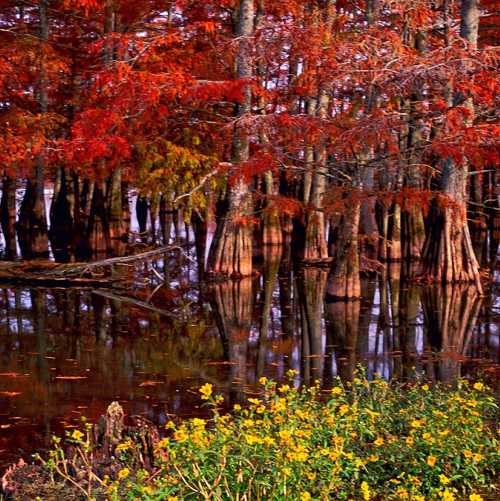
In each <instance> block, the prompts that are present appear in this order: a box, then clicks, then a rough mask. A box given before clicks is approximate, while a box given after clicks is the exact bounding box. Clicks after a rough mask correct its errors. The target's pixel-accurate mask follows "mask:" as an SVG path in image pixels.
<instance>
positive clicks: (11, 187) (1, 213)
mask: <svg viewBox="0 0 500 501" xmlns="http://www.w3.org/2000/svg"><path fill="white" fill-rule="evenodd" d="M0 223H1V226H2V231H3V235H4V239H5V250H6V257H7V259H10V260H13V259H14V258H15V257H16V254H17V249H16V181H15V180H14V179H13V178H12V177H10V176H7V175H6V176H4V178H3V183H2V201H1V202H0Z"/></svg>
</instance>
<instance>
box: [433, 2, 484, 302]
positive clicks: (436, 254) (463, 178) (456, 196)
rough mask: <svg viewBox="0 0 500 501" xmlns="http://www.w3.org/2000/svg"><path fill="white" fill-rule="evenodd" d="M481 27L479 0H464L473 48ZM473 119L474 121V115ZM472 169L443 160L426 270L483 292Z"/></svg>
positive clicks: (463, 28) (464, 28) (468, 102)
mask: <svg viewBox="0 0 500 501" xmlns="http://www.w3.org/2000/svg"><path fill="white" fill-rule="evenodd" d="M478 27H479V10H478V1H477V0H462V6H461V24H460V34H461V36H462V37H463V38H464V39H465V40H466V41H467V42H468V43H469V46H470V48H471V50H474V49H476V48H477V31H478ZM464 98H465V106H467V107H468V109H469V111H470V116H471V117H473V113H474V104H473V101H472V97H470V96H462V95H458V94H456V95H455V98H454V101H463V100H464ZM469 120H470V124H472V121H473V118H469ZM468 173H469V166H468V162H467V160H464V161H463V162H462V163H461V164H459V165H457V164H456V162H455V161H454V160H453V159H452V158H447V159H446V160H445V161H444V162H443V168H442V173H441V192H442V193H443V194H444V195H445V196H446V203H445V206H444V207H443V206H440V204H438V203H435V204H434V207H433V208H432V210H433V214H432V221H433V224H432V229H431V231H430V232H429V235H428V236H427V240H426V243H425V248H424V257H423V271H424V273H425V274H427V275H429V276H431V277H434V278H436V279H437V280H439V281H441V282H443V283H453V282H474V283H475V284H476V286H477V288H478V290H479V292H480V293H482V285H481V279H480V274H479V265H478V262H477V258H476V255H475V253H474V249H473V247H472V241H471V236H470V232H469V226H468V224H467V210H466V204H467V177H468ZM441 205H442V204H441Z"/></svg>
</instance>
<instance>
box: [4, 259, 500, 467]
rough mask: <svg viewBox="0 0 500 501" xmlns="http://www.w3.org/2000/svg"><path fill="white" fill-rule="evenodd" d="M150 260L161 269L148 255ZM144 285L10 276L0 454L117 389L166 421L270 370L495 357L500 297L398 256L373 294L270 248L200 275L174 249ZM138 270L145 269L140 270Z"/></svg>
mask: <svg viewBox="0 0 500 501" xmlns="http://www.w3.org/2000/svg"><path fill="white" fill-rule="evenodd" d="M150 266H154V267H155V270H156V274H155V275H154V276H155V277H158V276H159V277H160V279H161V280H160V279H158V278H156V279H155V280H156V281H152V280H150V279H146V278H147V277H149V276H151V273H150V272H149V271H148V267H150ZM136 273H137V274H138V276H142V277H143V280H142V282H141V281H140V280H135V283H136V286H135V289H134V290H127V291H91V290H84V289H53V290H47V289H41V288H31V289H29V288H15V287H10V288H7V287H4V288H0V363H1V374H0V427H1V428H0V431H1V433H0V462H2V463H4V464H5V462H7V461H10V460H13V459H15V458H16V457H17V456H19V454H20V453H24V454H26V453H29V452H31V451H33V449H34V448H37V447H41V446H46V445H47V444H48V443H49V441H50V437H51V435H52V434H53V433H55V432H57V433H60V432H61V430H62V429H63V428H64V427H65V426H70V425H71V424H74V423H75V422H77V421H78V419H79V417H80V416H81V415H85V416H87V417H89V418H90V419H96V418H97V417H98V415H99V414H101V413H102V412H103V411H104V409H105V407H106V406H107V404H108V403H109V402H110V401H111V400H119V401H120V402H121V403H122V404H123V405H124V406H125V408H126V410H127V412H128V413H129V414H142V415H144V416H145V417H147V418H149V419H151V420H152V421H154V422H156V423H159V424H162V423H164V422H165V421H166V420H167V419H168V416H169V414H180V415H183V416H186V415H193V414H199V413H200V412H201V413H203V412H204V410H203V409H200V408H199V407H198V406H199V399H198V396H197V392H196V388H197V387H198V386H199V385H200V384H202V383H203V382H206V381H210V382H211V383H213V384H214V385H216V386H217V388H218V390H219V391H221V392H223V393H224V394H225V395H226V397H227V400H228V401H230V402H235V401H238V400H240V399H241V398H242V395H243V393H244V392H245V391H247V390H249V389H251V387H252V386H253V385H254V384H255V382H256V380H257V379H258V378H259V377H261V376H262V375H266V376H270V377H273V378H278V379H279V378H282V377H283V376H284V374H285V372H286V371H287V370H288V369H290V368H292V369H295V370H296V371H297V372H298V376H297V383H299V382H305V383H311V382H313V381H314V380H317V379H319V380H321V381H323V382H324V383H328V382H329V381H331V379H332V378H333V377H335V376H337V375H340V376H341V377H342V378H344V379H350V378H352V377H353V372H354V370H355V368H356V366H357V364H358V363H360V362H361V363H363V364H364V365H365V366H366V368H367V371H368V373H369V374H370V375H372V374H374V373H375V372H377V373H380V374H383V375H384V376H385V377H397V378H402V379H411V378H414V377H416V376H417V375H418V374H426V375H427V376H428V377H429V378H431V379H434V380H444V381H448V382H453V381H454V380H455V379H456V377H457V376H459V375H467V374H469V373H470V372H471V371H473V370H476V368H477V367H478V366H481V367H483V368H487V369H490V368H495V367H498V365H497V364H498V361H499V360H498V359H499V354H500V349H499V335H500V333H499V327H498V326H499V323H500V322H499V316H500V309H499V306H500V304H499V297H498V290H497V289H495V288H494V287H495V286H494V287H493V289H492V291H491V295H490V296H487V297H484V298H481V297H479V296H478V295H477V293H476V291H475V289H474V288H473V287H470V286H466V285H456V286H447V287H419V286H417V285H415V284H411V283H408V282H407V281H405V280H404V277H403V278H401V276H402V275H401V273H402V272H401V269H400V268H398V267H391V268H389V269H386V270H385V271H384V272H383V273H382V274H381V275H380V276H378V277H377V278H374V279H369V280H368V279H365V280H363V282H362V288H363V300H362V301H351V302H329V301H325V288H326V284H327V280H328V272H327V271H326V270H322V269H315V268H303V269H296V268H294V266H293V264H292V262H291V260H290V256H289V254H288V253H287V252H286V251H285V254H284V255H281V253H279V254H276V252H275V251H273V250H267V251H266V252H265V253H264V255H263V263H262V267H261V273H260V275H259V276H258V277H255V278H252V279H245V280H241V281H235V282H232V281H226V282H222V283H216V284H209V285H207V284H205V285H202V286H196V287H193V286H192V285H190V284H193V283H194V281H195V280H196V277H197V274H198V270H197V269H196V263H193V262H191V261H190V260H189V259H185V260H184V261H182V260H179V259H178V256H177V257H175V256H170V257H168V258H166V259H165V260H163V261H158V262H156V263H150V264H148V265H143V267H141V269H139V270H136ZM136 278H137V277H136Z"/></svg>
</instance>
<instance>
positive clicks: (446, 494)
mask: <svg viewBox="0 0 500 501" xmlns="http://www.w3.org/2000/svg"><path fill="white" fill-rule="evenodd" d="M441 497H442V498H443V501H455V495H454V494H453V492H451V491H449V490H448V489H446V490H444V491H443V493H442V494H441Z"/></svg>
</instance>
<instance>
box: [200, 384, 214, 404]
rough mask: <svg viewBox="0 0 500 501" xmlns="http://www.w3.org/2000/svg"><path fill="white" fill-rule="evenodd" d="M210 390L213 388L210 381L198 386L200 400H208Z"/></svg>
mask: <svg viewBox="0 0 500 501" xmlns="http://www.w3.org/2000/svg"><path fill="white" fill-rule="evenodd" d="M212 390H213V386H212V385H211V384H210V383H205V384H204V385H203V386H202V387H201V388H200V393H201V399H202V400H208V399H209V398H210V397H211V395H212Z"/></svg>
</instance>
